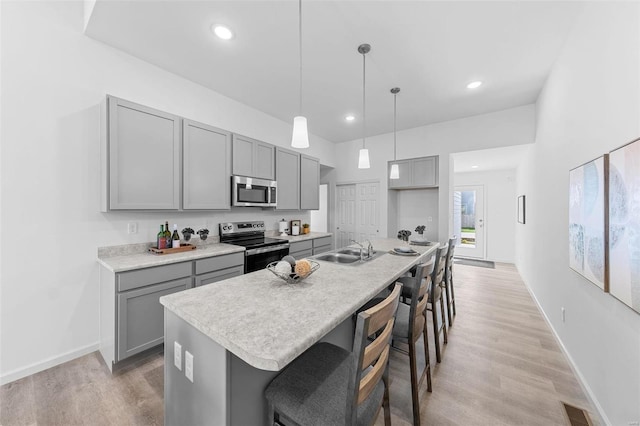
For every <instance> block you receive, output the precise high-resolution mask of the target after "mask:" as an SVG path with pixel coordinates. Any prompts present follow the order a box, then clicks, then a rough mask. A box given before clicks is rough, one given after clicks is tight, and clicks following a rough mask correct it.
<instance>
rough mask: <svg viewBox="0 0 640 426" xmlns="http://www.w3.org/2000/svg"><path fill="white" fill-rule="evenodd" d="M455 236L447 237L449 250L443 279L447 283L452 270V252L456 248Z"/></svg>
mask: <svg viewBox="0 0 640 426" xmlns="http://www.w3.org/2000/svg"><path fill="white" fill-rule="evenodd" d="M456 239H457V238H456V236H455V235H454V236H453V237H451V238H449V246H448V247H449V251H448V252H447V263H446V265H445V267H444V281H445V283H447V284H448V283H449V278H450V277H451V273H452V271H453V252H454V250H455V248H456Z"/></svg>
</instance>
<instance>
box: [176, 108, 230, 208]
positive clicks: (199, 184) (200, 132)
mask: <svg viewBox="0 0 640 426" xmlns="http://www.w3.org/2000/svg"><path fill="white" fill-rule="evenodd" d="M182 132H183V135H182V158H183V160H182V161H183V168H182V208H183V209H184V210H225V209H230V208H231V195H230V187H231V185H230V181H229V175H230V174H231V165H230V159H231V133H230V132H227V131H226V130H221V129H217V128H215V127H211V126H208V125H206V124H202V123H197V122H195V121H191V120H186V119H185V120H183V127H182Z"/></svg>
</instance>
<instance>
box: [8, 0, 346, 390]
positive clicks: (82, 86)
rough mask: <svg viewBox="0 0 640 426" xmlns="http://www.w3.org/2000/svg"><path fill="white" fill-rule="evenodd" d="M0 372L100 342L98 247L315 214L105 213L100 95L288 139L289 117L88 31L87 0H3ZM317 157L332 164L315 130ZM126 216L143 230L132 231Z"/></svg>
mask: <svg viewBox="0 0 640 426" xmlns="http://www.w3.org/2000/svg"><path fill="white" fill-rule="evenodd" d="M0 7H1V8H2V21H1V27H2V28H1V31H2V49H1V50H2V52H1V54H2V59H1V60H2V62H1V64H2V73H1V78H2V80H1V84H2V99H1V102H2V106H1V110H2V116H1V121H2V129H1V132H2V133H1V137H2V145H1V150H2V151H1V159H2V169H1V182H2V191H1V198H0V200H1V204H2V208H3V210H2V217H1V224H0V229H2V252H1V255H2V257H1V262H2V271H1V285H2V301H1V305H0V309H1V312H0V322H1V328H0V330H1V331H0V336H1V339H2V342H1V345H0V346H1V349H0V380H2V381H3V382H6V381H7V380H11V379H15V378H17V377H20V376H21V375H24V374H28V373H31V372H33V371H36V370H38V369H40V368H43V367H46V366H48V365H54V364H56V363H58V362H60V361H62V360H64V359H68V358H73V357H75V356H77V355H78V354H82V353H85V352H87V351H91V350H93V349H95V348H96V344H97V342H98V339H99V335H98V333H99V331H98V266H97V263H96V255H97V248H98V247H100V246H108V245H117V244H128V243H138V242H147V241H153V240H154V239H155V234H156V233H157V232H158V225H159V224H160V223H163V222H164V221H165V220H168V221H169V223H177V224H178V226H179V227H182V226H187V225H189V226H191V227H192V228H194V229H197V228H198V227H200V226H207V227H208V228H209V229H211V231H212V234H217V224H218V223H219V222H223V221H228V220H245V219H253V220H256V219H258V220H259V219H263V220H265V221H266V222H267V224H268V225H269V227H270V228H271V229H277V221H278V220H279V219H281V218H282V217H284V218H285V219H294V218H295V219H301V220H303V221H308V218H309V215H308V213H291V214H289V213H284V214H283V213H274V212H265V211H263V210H261V209H257V208H251V209H236V210H233V211H231V212H221V213H172V214H164V213H126V212H118V213H100V212H99V210H100V204H99V194H100V187H99V185H100V183H99V169H100V163H99V136H100V130H99V128H100V126H99V125H100V107H99V105H100V103H101V102H102V101H103V100H104V98H105V95H106V94H112V95H115V96H118V97H121V98H124V99H127V100H131V101H134V102H138V103H141V104H144V105H148V106H150V107H154V108H158V109H161V110H165V111H168V112H171V113H174V114H177V115H181V116H184V117H187V118H190V119H193V120H197V121H201V122H204V123H208V124H211V125H213V126H218V127H221V128H224V129H228V130H231V131H234V132H238V133H241V134H244V135H247V136H250V137H255V138H258V139H261V140H264V141H266V142H270V143H273V144H276V145H282V146H287V145H288V144H289V141H290V138H291V136H290V134H291V123H285V122H282V121H280V120H277V119H275V118H273V117H270V116H268V115H266V114H264V113H262V112H259V111H256V110H253V109H251V108H248V107H247V106H245V105H242V104H240V103H238V102H235V101H233V100H231V99H229V98H226V97H224V96H222V95H220V94H218V93H215V92H213V91H211V90H207V89H205V88H203V87H201V86H198V85H197V84H194V83H192V82H190V81H188V80H185V79H183V78H180V77H178V76H176V75H173V74H171V73H168V72H166V71H163V70H161V69H159V68H157V67H155V66H152V65H150V64H148V63H145V62H143V61H140V60H138V59H135V58H133V57H131V56H129V55H127V54H125V53H123V52H121V51H118V50H115V49H113V48H111V47H108V46H106V45H104V44H102V43H100V42H96V41H94V40H92V39H90V38H88V37H86V36H84V35H83V34H82V30H83V26H84V13H83V12H84V11H83V2H82V1H75V2H4V1H3V2H1V4H0ZM311 145H312V147H311V148H310V149H309V150H307V152H308V153H309V154H310V155H313V156H316V157H319V158H320V160H321V163H322V164H326V165H334V163H335V159H334V145H333V144H332V143H330V142H327V141H325V140H322V139H320V138H318V137H315V136H313V135H311ZM127 222H137V223H138V226H139V232H138V233H137V234H132V235H128V234H127V233H126V229H127V227H126V224H127Z"/></svg>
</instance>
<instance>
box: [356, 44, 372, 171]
mask: <svg viewBox="0 0 640 426" xmlns="http://www.w3.org/2000/svg"><path fill="white" fill-rule="evenodd" d="M370 50H371V46H370V45H368V44H361V45H360V46H358V53H361V54H362V149H361V150H360V155H359V156H358V168H359V169H368V168H370V167H371V165H370V163H369V150H368V149H367V148H366V146H365V141H364V139H365V135H366V127H365V123H366V118H367V115H366V109H365V75H366V73H365V72H366V69H367V61H366V56H365V55H366V54H367V53H369V51H370Z"/></svg>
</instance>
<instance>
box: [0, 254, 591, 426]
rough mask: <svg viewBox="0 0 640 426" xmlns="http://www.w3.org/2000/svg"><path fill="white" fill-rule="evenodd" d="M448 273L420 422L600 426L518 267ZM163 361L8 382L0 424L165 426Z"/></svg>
mask: <svg viewBox="0 0 640 426" xmlns="http://www.w3.org/2000/svg"><path fill="white" fill-rule="evenodd" d="M454 274H455V278H454V279H455V284H456V303H457V308H458V309H457V311H458V315H457V317H456V320H455V322H454V326H453V328H452V329H451V331H450V335H449V343H448V344H447V345H446V346H445V348H444V353H443V361H442V363H441V364H437V363H436V362H435V354H434V352H433V344H431V340H430V348H431V359H432V368H433V393H429V392H426V381H425V382H424V383H423V386H422V388H421V391H420V401H421V402H420V407H421V418H422V424H423V425H454V424H455V425H545V426H546V425H567V424H568V422H567V420H566V419H565V415H564V413H563V409H562V407H561V403H560V401H565V402H567V403H569V404H572V405H575V406H578V407H581V408H585V409H586V410H588V411H589V412H590V413H591V420H592V421H593V422H594V424H596V425H597V424H599V421H598V418H597V416H596V415H594V414H593V413H594V412H595V410H593V409H592V408H591V406H590V404H589V402H588V400H587V399H586V397H585V395H584V393H583V391H582V389H581V387H580V385H579V384H578V382H577V380H576V378H575V376H574V375H573V373H572V371H571V368H570V367H569V365H568V363H567V361H566V359H565V357H564V355H563V354H562V352H561V350H560V348H559V346H558V344H557V343H556V341H555V339H554V337H553V335H552V333H551V331H550V330H549V328H548V327H547V325H546V323H545V322H544V319H543V318H542V316H541V315H540V313H539V312H538V310H537V308H536V306H535V304H534V302H533V300H532V299H531V297H530V295H529V293H528V292H527V290H526V288H525V287H524V284H523V283H522V281H521V280H520V277H519V276H518V273H517V271H516V270H515V268H514V267H513V266H512V265H506V264H497V265H496V269H495V270H494V269H486V268H479V267H472V266H463V265H455V267H454ZM429 331H431V329H429ZM429 338H430V339H432V336H431V334H430V335H429ZM163 363H164V360H163V357H162V356H161V355H156V356H153V357H151V358H149V359H147V360H145V361H141V362H139V363H138V364H136V365H133V366H131V367H130V368H127V369H126V370H124V371H121V372H119V373H118V374H116V375H114V376H111V375H110V374H109V373H108V371H107V369H106V367H105V366H104V365H103V364H102V363H101V361H100V359H99V355H98V354H97V353H93V354H90V355H87V356H84V357H82V358H79V359H76V360H73V361H70V362H67V363H65V364H63V365H59V366H57V367H54V368H51V369H49V370H46V371H43V372H41V373H38V374H34V375H33V376H30V377H26V378H24V379H21V380H18V381H15V382H13V383H10V384H7V385H5V386H2V387H0V403H1V404H0V410H1V411H0V424H1V425H3V426H11V425H162V424H163ZM390 369H391V375H390V377H391V386H390V398H391V414H392V418H391V421H392V424H394V425H409V424H411V419H412V414H411V394H410V381H409V363H408V358H407V357H406V356H405V355H403V354H401V353H398V352H395V351H394V352H392V357H391V364H390ZM382 424H384V422H383V421H382V415H380V417H379V418H378V420H377V422H376V425H382Z"/></svg>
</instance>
